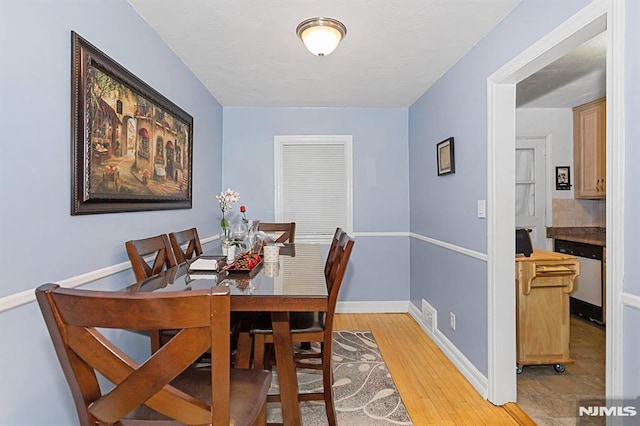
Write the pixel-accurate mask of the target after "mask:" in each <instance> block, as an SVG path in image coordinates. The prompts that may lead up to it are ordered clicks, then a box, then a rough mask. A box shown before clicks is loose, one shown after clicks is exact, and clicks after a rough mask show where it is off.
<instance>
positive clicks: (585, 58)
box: [516, 32, 607, 108]
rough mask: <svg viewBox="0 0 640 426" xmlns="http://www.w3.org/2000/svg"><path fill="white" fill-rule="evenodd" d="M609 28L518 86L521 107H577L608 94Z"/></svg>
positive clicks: (517, 93) (517, 103)
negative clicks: (607, 34)
mask: <svg viewBox="0 0 640 426" xmlns="http://www.w3.org/2000/svg"><path fill="white" fill-rule="evenodd" d="M606 68H607V37H606V32H603V33H601V34H600V35H597V36H596V37H594V38H592V39H591V40H589V41H587V42H585V43H583V44H582V45H580V46H578V47H577V48H576V49H574V50H573V51H572V52H569V53H568V54H566V55H565V56H563V57H562V58H560V59H558V60H557V61H555V62H553V63H551V64H549V65H548V66H546V67H544V68H543V69H541V70H540V71H538V72H537V73H535V74H533V75H532V76H530V77H528V78H526V79H525V80H523V81H521V82H520V83H518V85H517V86H516V105H517V106H518V107H521V108H573V107H575V106H578V105H582V104H585V103H587V102H590V101H593V100H595V99H599V98H602V97H603V96H605V95H606Z"/></svg>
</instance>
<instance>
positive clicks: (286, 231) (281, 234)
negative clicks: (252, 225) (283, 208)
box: [257, 222, 296, 243]
mask: <svg viewBox="0 0 640 426" xmlns="http://www.w3.org/2000/svg"><path fill="white" fill-rule="evenodd" d="M257 230H258V231H262V232H264V233H265V234H267V235H274V241H273V242H274V243H293V242H295V238H296V223H295V222H289V223H266V222H260V223H259V224H258V229H257Z"/></svg>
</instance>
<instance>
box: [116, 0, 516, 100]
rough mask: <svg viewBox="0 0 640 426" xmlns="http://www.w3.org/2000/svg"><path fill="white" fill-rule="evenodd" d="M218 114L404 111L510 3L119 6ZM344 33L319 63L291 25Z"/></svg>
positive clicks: (422, 0) (340, 0) (200, 1)
mask: <svg viewBox="0 0 640 426" xmlns="http://www.w3.org/2000/svg"><path fill="white" fill-rule="evenodd" d="M128 1H129V3H130V4H131V5H132V6H133V7H134V9H135V10H136V11H137V12H138V13H139V14H140V15H141V16H142V17H143V18H144V19H145V20H146V21H147V22H148V23H149V24H150V25H151V27H153V28H154V29H155V31H156V32H157V33H158V34H159V35H160V37H161V38H162V39H163V40H164V41H165V43H167V45H169V46H170V47H171V49H173V50H174V52H175V53H176V54H177V55H178V56H179V57H180V58H181V59H182V61H184V63H185V64H186V65H187V67H189V69H191V71H192V72H193V73H194V74H195V75H196V76H197V77H198V78H199V79H200V80H201V81H202V83H203V84H204V85H205V86H206V87H207V88H208V90H209V91H210V92H211V94H212V95H213V96H215V98H216V99H217V100H218V101H219V102H220V103H221V104H222V105H223V106H225V107H232V106H242V107H408V106H410V105H411V104H412V103H413V102H414V101H415V100H416V99H418V98H419V97H420V96H421V95H422V94H423V93H424V92H425V91H426V90H427V89H428V88H429V87H430V86H431V85H432V84H433V83H434V82H435V81H437V80H438V78H440V77H441V76H442V75H443V74H444V73H445V72H446V71H447V70H448V69H449V68H450V67H451V66H452V65H453V64H455V63H456V62H457V61H458V60H459V59H460V58H461V57H462V56H464V54H465V53H466V52H468V51H469V50H470V49H471V48H472V47H473V46H474V45H475V44H476V43H477V42H478V41H479V40H480V39H481V38H482V37H483V36H484V35H485V34H487V33H488V32H489V31H490V30H491V29H492V28H493V27H494V26H495V25H496V24H497V23H498V22H499V21H500V20H501V19H502V18H504V17H505V16H506V15H507V14H508V13H509V12H510V11H511V10H512V9H513V8H514V7H515V6H516V5H517V4H518V2H519V1H520V0H402V1H397V0H323V1H314V0H263V1H256V0H182V1H177V0H128ZM316 16H327V17H331V18H335V19H338V20H340V21H341V22H343V23H344V24H345V25H346V26H347V36H346V37H345V38H344V40H343V41H342V43H341V44H340V46H338V49H337V50H336V51H335V52H334V53H332V54H331V55H329V56H326V57H316V56H313V55H312V54H310V53H309V52H308V51H307V50H306V49H305V48H304V46H303V44H302V42H301V41H300V40H299V39H298V38H297V36H296V33H295V30H296V27H297V25H298V24H299V23H300V22H301V21H303V20H305V19H307V18H313V17H316Z"/></svg>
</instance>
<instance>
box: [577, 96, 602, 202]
mask: <svg viewBox="0 0 640 426" xmlns="http://www.w3.org/2000/svg"><path fill="white" fill-rule="evenodd" d="M605 105H606V101H605V99H604V98H603V99H599V100H597V101H593V102H590V103H588V104H585V105H581V106H579V107H576V108H574V110H573V139H574V140H573V165H574V168H575V176H574V178H575V187H574V195H575V198H587V199H598V198H605V196H606V184H605V176H606V122H605V118H606V110H605Z"/></svg>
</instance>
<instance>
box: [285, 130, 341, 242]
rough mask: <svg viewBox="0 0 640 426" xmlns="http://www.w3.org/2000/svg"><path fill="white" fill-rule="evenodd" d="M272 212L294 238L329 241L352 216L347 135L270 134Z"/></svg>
mask: <svg viewBox="0 0 640 426" xmlns="http://www.w3.org/2000/svg"><path fill="white" fill-rule="evenodd" d="M274 142H275V175H276V194H275V216H276V221H277V222H295V223H296V241H318V242H326V241H329V240H330V239H331V238H332V237H333V234H334V232H335V230H336V227H338V226H339V227H341V228H343V229H344V230H345V231H347V232H349V233H350V232H351V228H352V218H353V208H352V206H353V203H352V198H353V184H352V181H353V173H352V143H353V138H352V136H276V137H275V138H274Z"/></svg>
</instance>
